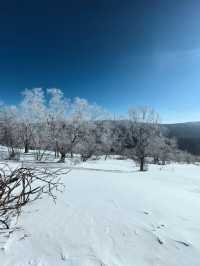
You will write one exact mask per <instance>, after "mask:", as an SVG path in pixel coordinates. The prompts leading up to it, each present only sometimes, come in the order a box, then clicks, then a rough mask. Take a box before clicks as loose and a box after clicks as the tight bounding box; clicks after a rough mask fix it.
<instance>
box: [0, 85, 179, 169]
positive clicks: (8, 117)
mask: <svg viewBox="0 0 200 266" xmlns="http://www.w3.org/2000/svg"><path fill="white" fill-rule="evenodd" d="M0 143H1V144H3V145H6V146H7V147H8V149H9V159H16V158H17V157H18V156H19V150H21V149H24V152H25V153H28V152H29V150H30V149H33V150H34V151H35V155H36V159H37V160H42V159H43V156H44V153H45V151H47V150H49V151H54V153H55V157H56V158H59V159H58V161H60V162H64V161H65V158H66V156H67V155H68V156H70V157H73V156H74V154H80V156H81V159H82V160H83V161H86V160H87V159H88V158H91V157H92V156H100V155H105V159H106V157H107V156H108V155H110V154H118V155H122V156H126V157H128V158H131V159H133V160H135V161H137V162H138V163H139V166H140V170H141V171H144V170H145V165H146V162H147V161H149V160H152V159H153V161H154V163H162V164H164V163H165V162H166V161H167V160H175V159H177V156H178V155H179V154H180V151H178V149H177V146H176V141H175V140H174V139H170V138H168V137H167V133H166V132H165V131H164V130H163V128H161V126H160V121H159V117H158V114H157V113H156V112H155V111H154V110H153V109H151V108H143V107H142V108H132V109H130V110H129V117H128V119H125V120H113V119H111V116H110V115H109V114H108V112H106V111H105V110H104V109H103V108H101V107H99V106H97V105H96V104H90V103H88V102H87V101H86V100H85V99H80V98H75V99H74V100H69V99H66V98H65V97H64V94H63V92H62V91H61V90H59V89H48V90H47V91H46V92H45V91H44V90H42V89H41V88H35V89H32V90H28V89H27V90H25V91H24V92H23V99H22V101H21V102H20V103H19V104H18V105H17V106H5V105H2V106H1V107H0ZM182 156H183V155H182Z"/></svg>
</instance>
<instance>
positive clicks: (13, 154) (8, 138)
mask: <svg viewBox="0 0 200 266" xmlns="http://www.w3.org/2000/svg"><path fill="white" fill-rule="evenodd" d="M17 117H18V112H17V108H16V107H15V106H1V108H0V142H1V143H2V144H4V145H6V146H7V148H8V155H9V157H8V159H16V158H17V156H18V155H19V151H18V149H19V148H20V142H19V127H18V124H17Z"/></svg>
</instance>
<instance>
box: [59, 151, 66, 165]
mask: <svg viewBox="0 0 200 266" xmlns="http://www.w3.org/2000/svg"><path fill="white" fill-rule="evenodd" d="M60 154H61V157H60V160H59V163H64V162H65V158H66V154H65V153H60Z"/></svg>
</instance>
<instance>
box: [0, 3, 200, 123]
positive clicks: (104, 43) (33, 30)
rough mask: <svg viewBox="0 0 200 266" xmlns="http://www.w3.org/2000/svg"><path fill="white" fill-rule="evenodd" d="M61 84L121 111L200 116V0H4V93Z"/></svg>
mask: <svg viewBox="0 0 200 266" xmlns="http://www.w3.org/2000/svg"><path fill="white" fill-rule="evenodd" d="M33 87H43V88H49V87H58V88H61V89H63V90H64V91H65V95H66V97H75V96H79V97H84V98H87V99H88V100H89V101H92V102H96V103H97V104H100V105H103V106H104V107H105V108H107V109H109V110H110V111H112V112H113V113H115V114H116V115H124V114H125V113H126V112H127V109H128V108H129V107H130V106H132V105H150V106H152V107H154V108H155V109H156V110H157V111H158V112H160V114H161V118H162V120H163V121H164V122H176V121H177V122H181V121H194V120H200V1H198V0H197V1H193V0H182V1H174V0H173V1H170V0H168V1H167V0H160V1H158V0H154V1H150V0H146V1H144V0H140V1H139V0H138V1H134V0H132V1H126V0H123V1H122V0H121V1H119V0H91V1H87V0H85V1H82V0H74V1H68V0H65V1H59V0H57V1H51V0H48V1H47V0H43V1H38V0H35V1H20V0H17V1H4V3H1V4H0V99H1V100H2V101H3V102H5V103H8V104H11V103H13V104H15V103H17V102H18V101H19V100H20V91H22V90H23V89H24V88H33Z"/></svg>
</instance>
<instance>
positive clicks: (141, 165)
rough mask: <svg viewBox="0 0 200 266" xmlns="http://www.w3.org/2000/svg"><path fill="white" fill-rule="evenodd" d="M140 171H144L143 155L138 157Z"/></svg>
mask: <svg viewBox="0 0 200 266" xmlns="http://www.w3.org/2000/svg"><path fill="white" fill-rule="evenodd" d="M140 171H141V172H143V171H144V157H141V158H140Z"/></svg>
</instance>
